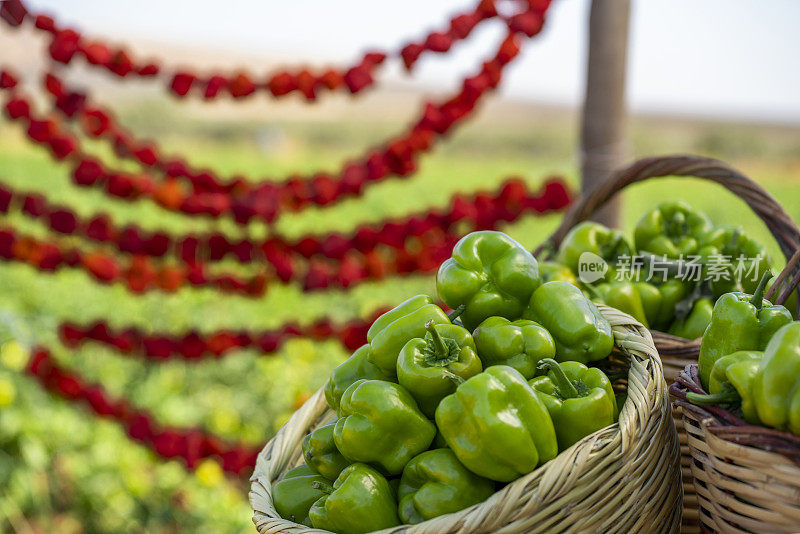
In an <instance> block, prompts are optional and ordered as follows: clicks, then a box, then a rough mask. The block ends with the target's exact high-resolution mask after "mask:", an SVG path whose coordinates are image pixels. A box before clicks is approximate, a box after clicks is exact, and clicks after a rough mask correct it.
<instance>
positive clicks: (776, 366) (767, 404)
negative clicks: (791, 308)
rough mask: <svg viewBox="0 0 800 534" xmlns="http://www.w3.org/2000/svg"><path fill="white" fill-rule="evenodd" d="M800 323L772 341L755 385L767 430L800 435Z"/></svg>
mask: <svg viewBox="0 0 800 534" xmlns="http://www.w3.org/2000/svg"><path fill="white" fill-rule="evenodd" d="M798 377H800V322H796V321H795V322H792V323H789V324H787V325H784V326H783V327H781V328H780V329H779V330H778V331H777V332H775V335H774V336H773V337H772V339H770V341H769V344H768V345H767V348H766V349H765V350H764V357H763V358H762V359H761V363H760V365H759V367H758V374H757V375H756V378H755V381H754V383H753V397H754V400H755V405H756V410H757V411H758V417H759V419H761V421H763V423H764V424H765V425H767V426H771V427H773V428H777V429H779V430H788V431H789V432H791V433H792V434H800V388H798V387H797V383H798Z"/></svg>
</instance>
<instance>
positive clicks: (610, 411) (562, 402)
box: [529, 358, 617, 451]
mask: <svg viewBox="0 0 800 534" xmlns="http://www.w3.org/2000/svg"><path fill="white" fill-rule="evenodd" d="M539 366H540V368H541V369H542V370H545V371H546V372H547V375H545V376H539V377H536V378H534V379H533V380H531V381H530V382H529V384H530V386H531V387H532V388H533V389H534V391H536V392H537V393H539V397H540V398H541V399H542V401H543V402H544V405H545V406H546V407H547V411H548V412H549V413H550V418H551V419H552V420H553V426H554V427H555V429H556V438H557V439H558V450H559V451H563V450H564V449H567V448H569V447H570V446H571V445H572V444H574V443H577V442H578V441H580V440H581V439H583V438H585V437H586V436H588V435H589V434H591V433H592V432H595V431H597V430H600V429H601V428H605V427H607V426H608V425H611V424H614V421H616V418H617V400H616V397H614V390H613V388H612V387H611V381H610V380H609V379H608V377H607V376H606V375H605V373H603V371H601V370H600V369H598V368H596V367H591V368H590V367H586V366H585V365H583V364H582V363H579V362H563V363H560V364H559V363H557V362H556V361H555V360H553V359H549V358H548V359H545V360H542V361H541V362H540V363H539Z"/></svg>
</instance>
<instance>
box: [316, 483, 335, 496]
mask: <svg viewBox="0 0 800 534" xmlns="http://www.w3.org/2000/svg"><path fill="white" fill-rule="evenodd" d="M311 487H312V488H314V489H316V490H319V491H321V492H322V493H325V494H326V495H330V494H331V493H333V491H334V488H333V486H331V485H330V484H326V483H325V482H320V481H318V480H315V481H314V482H312V483H311Z"/></svg>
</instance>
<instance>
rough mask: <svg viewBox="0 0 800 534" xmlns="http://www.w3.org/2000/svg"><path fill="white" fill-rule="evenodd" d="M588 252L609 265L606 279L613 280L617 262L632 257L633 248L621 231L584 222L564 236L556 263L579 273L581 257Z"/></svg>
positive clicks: (591, 222)
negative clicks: (621, 258) (625, 257)
mask: <svg viewBox="0 0 800 534" xmlns="http://www.w3.org/2000/svg"><path fill="white" fill-rule="evenodd" d="M586 252H590V253H592V254H595V255H597V256H599V257H600V258H602V259H603V260H604V261H605V262H606V263H607V264H608V267H609V270H608V271H607V272H606V275H605V279H606V280H612V279H613V278H614V274H615V272H616V270H615V265H616V263H617V260H619V258H620V257H623V256H628V257H632V256H633V247H631V244H630V243H629V242H628V239H627V238H626V237H625V234H623V233H622V232H620V231H619V230H613V229H611V228H608V227H606V226H603V225H602V224H600V223H596V222H593V221H584V222H582V223H580V224H578V225H576V226H575V227H574V228H572V230H570V231H569V233H567V235H566V236H564V240H563V241H562V242H561V246H560V247H559V248H558V254H557V255H556V261H557V262H558V263H561V264H563V265H566V266H567V267H569V269H570V270H571V271H572V272H573V273H577V272H578V271H579V264H580V259H581V255H583V254H584V253H586ZM567 281H569V280H567Z"/></svg>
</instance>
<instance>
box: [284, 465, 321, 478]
mask: <svg viewBox="0 0 800 534" xmlns="http://www.w3.org/2000/svg"><path fill="white" fill-rule="evenodd" d="M318 474H319V473H317V472H316V471H314V470H313V469H311V468H310V467H308V465H307V464H300V465H298V466H297V467H293V468H292V469H289V470H288V471H286V473H284V474H283V476H281V477H280V480H285V479H287V478H294V477H303V476H306V475H312V476H315V475H318Z"/></svg>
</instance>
